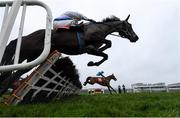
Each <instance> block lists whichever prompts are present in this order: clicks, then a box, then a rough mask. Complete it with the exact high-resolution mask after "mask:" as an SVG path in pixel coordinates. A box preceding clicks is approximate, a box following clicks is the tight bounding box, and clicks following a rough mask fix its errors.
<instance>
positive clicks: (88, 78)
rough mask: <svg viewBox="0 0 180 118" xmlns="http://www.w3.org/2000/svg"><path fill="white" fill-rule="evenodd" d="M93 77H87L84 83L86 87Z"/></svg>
mask: <svg viewBox="0 0 180 118" xmlns="http://www.w3.org/2000/svg"><path fill="white" fill-rule="evenodd" d="M90 78H91V77H87V79H86V81H85V82H84V84H83V85H84V86H86V84H87V83H88V81H89V80H90Z"/></svg>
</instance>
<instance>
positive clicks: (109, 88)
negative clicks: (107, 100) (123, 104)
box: [108, 86, 112, 95]
mask: <svg viewBox="0 0 180 118" xmlns="http://www.w3.org/2000/svg"><path fill="white" fill-rule="evenodd" d="M108 90H109V92H110V94H111V95H112V92H111V89H110V88H109V86H108Z"/></svg>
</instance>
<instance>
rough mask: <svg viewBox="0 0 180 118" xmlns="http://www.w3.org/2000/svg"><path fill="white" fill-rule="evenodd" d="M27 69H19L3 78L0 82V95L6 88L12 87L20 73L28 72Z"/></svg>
mask: <svg viewBox="0 0 180 118" xmlns="http://www.w3.org/2000/svg"><path fill="white" fill-rule="evenodd" d="M29 70H30V69H26V70H19V71H17V72H15V73H13V74H11V75H9V76H8V77H7V78H5V80H4V81H3V82H2V83H1V86H0V96H2V95H3V94H4V93H5V92H6V91H7V90H8V88H10V87H12V86H13V83H14V82H15V81H17V80H18V79H19V78H20V77H21V75H22V74H24V73H26V72H28V71H29Z"/></svg>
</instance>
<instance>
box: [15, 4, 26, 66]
mask: <svg viewBox="0 0 180 118" xmlns="http://www.w3.org/2000/svg"><path fill="white" fill-rule="evenodd" d="M25 14H26V4H24V5H23V10H22V17H21V22H20V27H19V35H18V40H17V45H16V52H15V58H14V64H18V61H19V54H20V48H21V42H22V34H23V28H24V20H25Z"/></svg>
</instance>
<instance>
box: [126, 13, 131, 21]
mask: <svg viewBox="0 0 180 118" xmlns="http://www.w3.org/2000/svg"><path fill="white" fill-rule="evenodd" d="M129 17H130V14H129V15H128V17H127V18H126V20H125V21H127V22H128V19H129Z"/></svg>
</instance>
